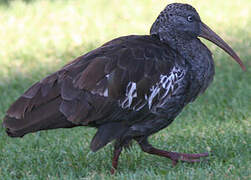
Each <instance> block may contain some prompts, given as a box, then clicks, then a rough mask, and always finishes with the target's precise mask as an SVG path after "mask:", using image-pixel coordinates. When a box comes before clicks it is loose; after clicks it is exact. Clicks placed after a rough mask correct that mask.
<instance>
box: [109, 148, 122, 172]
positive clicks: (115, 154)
mask: <svg viewBox="0 0 251 180" xmlns="http://www.w3.org/2000/svg"><path fill="white" fill-rule="evenodd" d="M121 151H122V146H119V145H117V144H115V146H114V151H113V158H112V169H111V174H114V173H115V170H116V169H117V167H118V160H119V155H120V154H121Z"/></svg>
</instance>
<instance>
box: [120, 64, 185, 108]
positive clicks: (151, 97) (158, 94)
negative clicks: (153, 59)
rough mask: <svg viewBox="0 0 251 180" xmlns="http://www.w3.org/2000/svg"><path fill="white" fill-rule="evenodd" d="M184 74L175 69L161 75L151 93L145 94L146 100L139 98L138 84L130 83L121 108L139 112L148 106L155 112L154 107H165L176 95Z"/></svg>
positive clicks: (121, 102)
mask: <svg viewBox="0 0 251 180" xmlns="http://www.w3.org/2000/svg"><path fill="white" fill-rule="evenodd" d="M184 74H185V73H184V71H183V70H182V69H179V68H177V67H174V68H173V69H172V70H171V72H170V74H168V75H166V74H161V75H160V77H159V81H158V82H157V83H156V84H154V85H153V86H152V87H151V88H150V89H149V93H148V94H145V96H144V99H139V98H137V84H136V83H135V82H131V81H130V82H129V83H128V85H127V87H126V93H125V98H124V99H123V100H122V101H120V106H121V107H122V108H131V109H133V110H135V111H139V110H141V109H142V108H143V107H144V106H145V105H146V104H147V105H148V108H149V110H152V111H154V109H155V108H154V109H153V105H154V107H160V106H162V105H164V104H165V103H166V102H167V100H168V98H170V96H171V95H172V94H174V93H175V91H176V90H177V87H178V83H179V81H181V80H182V79H183V77H184ZM156 98H157V99H156ZM132 104H133V106H132Z"/></svg>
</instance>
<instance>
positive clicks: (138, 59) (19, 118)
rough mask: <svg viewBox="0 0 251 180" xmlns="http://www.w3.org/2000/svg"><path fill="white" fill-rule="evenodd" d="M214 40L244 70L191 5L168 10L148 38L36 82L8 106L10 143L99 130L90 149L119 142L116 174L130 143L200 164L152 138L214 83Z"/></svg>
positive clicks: (123, 40)
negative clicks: (50, 133) (48, 133)
mask: <svg viewBox="0 0 251 180" xmlns="http://www.w3.org/2000/svg"><path fill="white" fill-rule="evenodd" d="M198 37H203V38H205V39H208V40H209V41H212V42H213V43H215V44H216V45H218V46H219V47H221V48H222V49H224V50H225V51H226V52H227V53H228V54H229V55H230V56H232V57H233V58H234V59H235V60H236V61H237V62H238V63H239V64H240V66H241V67H242V68H243V69H245V67H244V65H243V63H242V62H241V60H240V58H239V57H238V56H237V55H236V53H235V52H234V51H233V50H232V49H231V48H230V47H229V46H228V45H227V44H226V43H225V42H224V41H223V40H222V39H221V38H220V37H219V36H218V35H216V34H215V33H214V32H213V31H212V30H211V29H210V28H209V27H208V26H206V25H205V24H204V23H203V22H202V21H201V19H200V16H199V14H198V13H197V12H196V10H195V9H194V8H193V7H192V6H190V5H188V4H179V3H174V4H170V5H168V6H167V7H166V8H165V9H164V10H163V11H162V12H161V13H160V15H159V16H158V18H157V20H156V21H155V22H154V24H153V25H152V27H151V31H150V35H131V36H125V37H119V38H117V39H114V40H112V41H110V42H107V43H105V44H104V45H102V46H101V47H99V48H97V49H95V50H93V51H91V52H89V53H87V54H85V55H83V56H81V57H79V58H77V59H75V60H74V61H72V62H70V63H69V64H67V65H66V66H64V67H63V68H62V69H60V70H59V71H57V72H55V73H53V74H51V75H49V76H47V77H46V78H44V79H43V80H41V81H39V82H37V83H35V84H34V85H33V86H32V87H30V88H29V89H28V90H27V91H26V92H25V93H24V94H23V95H22V96H21V97H19V98H18V99H17V100H16V101H15V102H14V103H13V104H12V105H11V107H10V108H9V110H8V111H7V113H6V116H5V118H4V121H3V125H4V127H5V128H6V132H7V133H8V135H9V136H11V137H22V136H24V135H25V134H27V133H31V132H36V131H40V130H47V129H56V128H72V127H76V126H90V127H95V128H97V133H96V135H95V136H94V138H93V139H92V142H91V150H92V151H94V152H95V151H97V150H99V149H100V148H102V147H104V146H105V145H106V144H107V143H109V142H111V141H113V140H115V146H114V156H113V160H112V166H113V169H112V172H114V169H116V168H117V164H118V158H119V155H120V153H121V150H122V148H123V147H124V146H125V145H127V144H128V143H129V142H130V141H131V140H135V141H137V142H138V144H139V145H140V147H141V148H142V150H143V151H144V152H147V153H150V154H155V155H159V156H164V157H167V158H169V159H171V160H172V162H173V164H176V163H177V162H178V161H186V162H198V161H200V159H199V158H200V157H205V156H208V153H202V154H183V153H176V152H168V151H164V150H160V149H157V148H154V147H152V146H151V145H150V144H149V143H148V141H147V138H148V137H149V136H150V135H152V134H154V133H156V132H158V131H159V130H161V129H163V128H165V127H167V126H168V125H170V124H171V123H172V121H173V120H174V119H175V117H176V116H177V115H178V114H179V113H180V112H181V110H182V109H183V108H184V106H185V105H187V104H188V103H190V102H192V101H194V100H195V99H196V97H197V96H198V95H199V94H201V93H203V92H204V91H205V90H206V89H207V87H208V86H209V84H210V83H211V82H212V80H213V76H214V62H213V58H212V54H211V52H210V50H209V49H208V48H207V47H206V46H205V45H204V44H203V43H202V42H201V41H200V40H199V39H198Z"/></svg>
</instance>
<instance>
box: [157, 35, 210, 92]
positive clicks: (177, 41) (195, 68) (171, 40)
mask: <svg viewBox="0 0 251 180" xmlns="http://www.w3.org/2000/svg"><path fill="white" fill-rule="evenodd" d="M159 39H160V41H162V42H163V43H165V44H168V45H169V46H170V47H171V48H172V49H174V50H175V51H176V52H177V53H179V55H181V56H182V57H183V58H184V59H185V60H186V62H187V64H189V71H190V72H191V76H193V79H194V80H195V81H197V82H198V84H199V86H200V92H203V91H204V90H205V89H206V88H207V87H208V85H209V84H210V83H211V82H212V80H213V76H214V62H213V58H212V54H211V52H210V50H209V49H208V48H207V47H206V46H205V45H204V44H203V43H202V42H201V41H200V40H199V39H198V38H190V37H182V38H181V36H177V34H166V32H165V35H163V34H162V35H161V33H160V34H159Z"/></svg>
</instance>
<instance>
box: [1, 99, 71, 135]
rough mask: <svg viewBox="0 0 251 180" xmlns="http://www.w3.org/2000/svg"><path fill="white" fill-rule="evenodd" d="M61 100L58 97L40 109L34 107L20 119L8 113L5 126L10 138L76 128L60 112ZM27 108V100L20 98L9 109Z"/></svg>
mask: <svg viewBox="0 0 251 180" xmlns="http://www.w3.org/2000/svg"><path fill="white" fill-rule="evenodd" d="M61 101H62V100H61V98H60V97H56V98H54V99H52V100H50V101H49V102H47V103H45V104H42V105H40V106H38V107H33V109H32V110H31V111H29V112H25V113H24V115H23V116H21V117H20V118H18V117H15V116H12V117H11V115H10V114H15V113H7V115H6V116H5V118H4V121H3V126H4V127H5V128H6V132H7V134H8V135H9V136H10V137H23V136H24V135H25V134H27V133H30V132H36V131H40V130H47V129H57V128H71V127H74V126H76V125H75V124H73V123H71V122H70V121H68V120H67V119H66V118H65V116H63V114H62V113H61V112H60V111H59V106H60V103H61ZM23 106H25V100H24V99H22V97H21V98H19V99H18V100H17V101H16V102H15V103H14V104H13V105H12V106H11V107H10V109H9V111H10V110H11V108H13V109H17V107H20V108H22V107H23Z"/></svg>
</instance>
